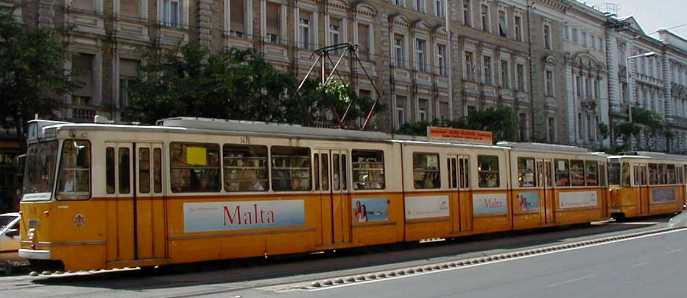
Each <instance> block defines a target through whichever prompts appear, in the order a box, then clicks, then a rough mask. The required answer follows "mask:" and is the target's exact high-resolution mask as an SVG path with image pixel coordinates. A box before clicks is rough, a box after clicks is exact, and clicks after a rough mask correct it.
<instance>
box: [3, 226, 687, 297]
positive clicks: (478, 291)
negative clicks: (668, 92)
mask: <svg viewBox="0 0 687 298" xmlns="http://www.w3.org/2000/svg"><path fill="white" fill-rule="evenodd" d="M665 221H667V219H649V220H645V221H641V222H630V223H622V224H618V223H612V224H602V225H594V226H591V227H574V228H564V229H547V230H543V231H541V230H540V231H536V232H524V233H522V232H521V233H509V234H507V235H489V236H480V237H471V238H462V239H459V240H457V241H450V242H440V243H431V244H423V245H405V246H392V247H375V248H365V249H357V250H347V251H344V252H338V253H337V254H336V255H329V254H320V255H310V256H291V257H281V258H272V259H269V260H259V259H252V260H242V261H231V262H221V263H204V264H194V265H188V266H176V267H172V268H170V269H165V270H161V271H157V272H141V271H139V270H129V271H119V272H100V273H80V274H71V275H66V276H65V275H62V276H54V275H53V276H47V277H46V276H41V277H29V276H27V275H16V276H6V277H2V276H0V297H80V296H87V297H92V296H97V297H192V296H199V295H200V296H220V297H239V296H240V297H311V296H312V297H322V296H327V297H606V296H618V295H622V296H624V297H652V296H653V297H683V296H686V294H682V295H681V294H680V292H685V293H687V284H686V283H685V282H683V281H682V280H683V279H687V275H685V274H683V270H682V269H683V268H685V267H686V266H685V265H686V263H687V260H685V257H684V256H686V255H687V232H676V233H672V234H664V235H660V236H652V237H647V238H642V239H635V240H628V241H623V242H617V243H611V244H604V245H601V246H596V247H586V248H581V249H577V250H572V251H566V252H558V253H552V254H548V255H541V256H531V257H528V258H523V259H517V260H510V261H503V262H500V263H495V264H483V265H479V266H476V267H471V268H464V269H459V270H453V271H444V272H433V273H430V274H426V275H420V276H413V277H407V278H401V279H395V280H385V281H378V282H372V283H365V284H357V285H352V286H346V287H340V288H333V289H326V290H321V291H300V290H299V291H292V292H286V293H285V292H280V291H275V286H276V287H278V286H277V285H285V284H296V283H308V284H309V283H310V281H313V280H320V279H325V278H327V279H329V278H336V277H339V276H346V275H350V274H365V273H368V272H375V271H379V270H391V269H399V268H406V267H408V266H417V265H425V264H434V263H437V262H443V261H452V260H462V259H466V258H472V257H476V256H483V255H493V254H499V253H507V252H511V251H519V250H523V249H530V248H537V247H546V246H551V245H558V244H561V243H571V242H574V241H580V240H589V239H597V238H599V237H606V236H609V235H622V234H627V233H637V232H644V231H650V230H655V229H660V228H662V227H664V226H665ZM683 249H685V250H684V251H683ZM681 273H682V274H681Z"/></svg>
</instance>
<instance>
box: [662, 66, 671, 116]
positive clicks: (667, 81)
mask: <svg viewBox="0 0 687 298" xmlns="http://www.w3.org/2000/svg"><path fill="white" fill-rule="evenodd" d="M662 69H663V98H664V101H665V109H664V112H665V119H666V120H668V121H670V120H671V119H672V118H673V90H672V81H673V76H672V73H673V72H672V71H671V68H670V59H669V58H668V55H667V54H666V53H664V54H663V67H662Z"/></svg>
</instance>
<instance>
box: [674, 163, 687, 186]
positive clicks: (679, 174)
mask: <svg viewBox="0 0 687 298" xmlns="http://www.w3.org/2000/svg"><path fill="white" fill-rule="evenodd" d="M675 177H676V179H677V180H676V181H675V182H676V183H677V184H684V183H685V180H684V171H683V168H682V166H680V165H678V166H676V167H675Z"/></svg>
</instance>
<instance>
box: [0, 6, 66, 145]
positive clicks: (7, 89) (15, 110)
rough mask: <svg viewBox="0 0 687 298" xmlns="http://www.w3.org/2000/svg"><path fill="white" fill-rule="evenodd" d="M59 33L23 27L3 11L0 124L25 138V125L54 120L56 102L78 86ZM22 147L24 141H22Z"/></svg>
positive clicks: (0, 14) (0, 34) (0, 56)
mask: <svg viewBox="0 0 687 298" xmlns="http://www.w3.org/2000/svg"><path fill="white" fill-rule="evenodd" d="M64 57H65V46H64V44H63V43H62V41H61V39H60V32H59V31H58V30H55V29H50V28H40V27H35V26H29V25H27V24H22V23H20V22H18V21H17V19H16V18H15V17H14V16H13V15H12V13H11V11H7V10H4V11H0V70H1V71H0V98H2V108H1V109H0V122H1V124H2V125H3V127H5V128H14V129H15V130H16V134H17V138H18V139H20V140H22V139H23V138H24V124H25V123H26V121H28V120H31V119H33V118H34V115H39V116H40V117H42V118H51V117H52V114H53V111H54V109H55V108H57V107H58V105H59V103H58V101H56V100H55V98H56V97H59V96H61V95H64V94H68V93H70V92H71V91H72V90H73V89H74V88H76V87H77V84H76V83H73V82H71V81H70V75H69V74H68V73H66V72H65V69H64ZM21 143H22V144H23V142H21Z"/></svg>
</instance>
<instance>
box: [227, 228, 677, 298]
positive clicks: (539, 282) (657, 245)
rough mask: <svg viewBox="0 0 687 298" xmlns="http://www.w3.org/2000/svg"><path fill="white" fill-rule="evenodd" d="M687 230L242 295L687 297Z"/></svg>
mask: <svg viewBox="0 0 687 298" xmlns="http://www.w3.org/2000/svg"><path fill="white" fill-rule="evenodd" d="M685 269H687V231H685V230H683V231H680V232H674V233H669V234H664V235H659V236H652V237H647V238H642V239H635V240H629V241H623V242H617V243H611V244H607V245H600V246H595V247H587V248H581V249H575V250H571V251H564V252H560V253H552V254H548V255H542V256H532V257H529V258H523V259H517V260H513V261H506V262H500V263H493V264H484V265H481V266H476V267H471V268H465V269H457V270H450V271H443V272H436V273H429V274H424V275H420V276H412V277H407V278H400V279H393V280H381V281H375V282H371V283H363V284H359V285H356V284H353V285H350V286H344V287H335V288H331V289H318V290H317V291H296V292H290V293H288V294H287V295H277V294H272V293H270V292H269V291H247V292H239V293H237V295H239V296H242V297H255V296H278V297H327V298H335V297H347V298H349V297H474V298H479V297H528V298H537V297H542V298H544V297H546V298H549V297H624V298H628V297H638V298H639V297H643V298H645V297H685V296H687V285H686V282H687V275H686V274H685Z"/></svg>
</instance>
